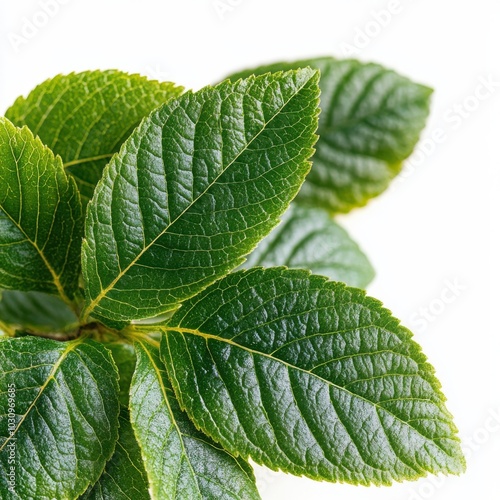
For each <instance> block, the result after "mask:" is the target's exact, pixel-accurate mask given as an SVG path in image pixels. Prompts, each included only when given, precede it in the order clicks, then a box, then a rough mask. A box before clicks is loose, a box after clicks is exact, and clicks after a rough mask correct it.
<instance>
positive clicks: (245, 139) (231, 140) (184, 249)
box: [83, 69, 318, 321]
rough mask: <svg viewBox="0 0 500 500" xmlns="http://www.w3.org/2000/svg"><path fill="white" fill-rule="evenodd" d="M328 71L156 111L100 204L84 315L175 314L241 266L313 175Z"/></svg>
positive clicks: (117, 165) (101, 192)
mask: <svg viewBox="0 0 500 500" xmlns="http://www.w3.org/2000/svg"><path fill="white" fill-rule="evenodd" d="M317 81H318V75H317V73H316V72H315V71H312V70H310V69H304V70H298V71H292V72H288V73H285V74H275V75H272V76H271V75H266V76H263V77H258V78H249V79H248V80H243V81H240V82H238V83H236V84H231V83H229V82H224V83H222V84H220V85H218V86H217V87H214V88H212V87H207V88H205V89H203V90H201V91H199V92H196V93H187V94H184V95H183V96H181V97H179V98H177V99H172V100H170V101H169V102H167V103H166V104H165V105H163V106H161V107H160V108H159V109H158V110H156V111H155V112H153V113H152V114H151V115H150V116H149V117H148V118H147V119H146V120H144V121H143V122H142V124H141V125H140V126H139V127H138V129H137V130H136V131H135V132H134V133H133V134H132V135H131V136H130V138H129V139H128V140H127V141H126V142H125V144H124V146H123V148H122V149H121V151H120V153H119V154H118V155H116V156H115V157H113V159H112V160H111V162H110V163H109V165H108V166H107V167H106V169H105V171H104V174H103V178H102V181H101V182H100V183H99V185H98V186H97V188H96V191H95V194H94V198H93V199H92V201H91V203H90V204H89V207H88V208H89V210H88V212H87V222H86V228H85V231H86V240H85V241H84V244H83V274H84V278H85V283H86V298H87V304H86V310H85V312H84V316H85V317H88V316H89V315H92V316H93V317H97V318H101V319H102V318H109V319H111V320H116V321H127V320H136V319H142V318H148V317H152V316H156V315H159V314H162V313H165V312H167V311H169V310H172V309H174V308H176V307H177V306H178V304H179V303H180V302H181V301H182V300H185V299H186V298H187V297H191V296H192V295H194V294H196V293H197V292H199V291H200V290H202V289H203V288H204V287H206V286H207V285H209V284H210V283H213V282H214V281H215V280H217V279H218V278H220V277H221V276H224V275H225V274H227V273H228V272H229V271H231V270H232V269H234V268H235V267H237V266H238V265H240V264H241V263H242V262H243V260H244V257H243V256H244V255H246V254H248V253H249V252H250V251H251V250H252V249H253V248H254V247H255V245H256V244H257V242H258V241H259V240H260V239H262V238H263V237H264V236H265V235H266V234H268V233H269V232H270V231H271V229H272V228H273V227H274V226H275V225H276V223H277V222H278V220H279V217H280V216H281V215H282V214H283V212H284V211H285V209H286V208H287V206H288V204H289V203H290V201H291V200H292V198H293V197H294V196H295V194H296V193H297V191H298V190H299V188H300V185H301V184H302V182H303V180H304V177H305V175H306V174H307V172H308V171H309V168H310V163H309V162H308V161H307V160H308V158H309V157H310V156H311V155H312V153H313V149H312V147H313V145H314V143H315V141H316V135H315V131H316V127H317V113H318V108H317V105H318V85H317Z"/></svg>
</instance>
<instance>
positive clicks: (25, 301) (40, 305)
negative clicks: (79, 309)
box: [0, 290, 78, 332]
mask: <svg viewBox="0 0 500 500" xmlns="http://www.w3.org/2000/svg"><path fill="white" fill-rule="evenodd" d="M0 294H1V295H0V319H2V320H3V321H4V322H5V323H6V324H8V325H11V326H16V327H20V328H22V329H24V330H25V329H29V330H32V331H35V332H66V331H68V330H71V329H73V328H76V327H77V326H78V318H77V317H76V315H75V313H74V312H73V310H72V309H70V308H69V307H68V306H67V305H66V304H65V303H64V302H63V301H62V300H61V299H60V298H59V297H56V296H54V295H47V294H45V293H40V292H18V291H16V290H4V291H2V292H0Z"/></svg>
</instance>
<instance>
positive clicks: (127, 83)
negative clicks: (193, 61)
mask: <svg viewBox="0 0 500 500" xmlns="http://www.w3.org/2000/svg"><path fill="white" fill-rule="evenodd" d="M182 91H183V89H182V87H176V86H174V84H172V83H159V82H156V81H151V80H148V79H147V78H145V77H142V76H139V75H128V74H127V73H123V72H121V71H113V70H110V71H85V72H83V73H71V74H69V75H58V76H56V77H54V78H52V79H50V80H47V81H45V82H43V83H42V84H40V85H38V87H36V88H35V89H34V90H33V91H32V92H30V94H29V95H28V96H27V97H19V98H18V99H17V100H16V102H15V103H14V104H13V105H12V107H11V108H9V109H8V110H7V113H6V116H7V118H9V119H10V120H11V121H12V122H13V123H14V124H15V125H17V126H22V125H27V126H28V127H29V128H30V129H31V131H32V132H33V133H34V134H35V135H38V136H39V137H40V138H41V140H42V141H43V142H44V143H45V144H46V145H47V146H48V147H50V148H51V149H52V150H53V151H54V152H55V153H56V154H58V155H60V156H61V158H62V160H63V162H64V166H65V167H66V168H67V171H68V172H70V173H71V175H73V177H74V178H75V179H76V182H77V184H78V188H79V190H80V194H81V195H82V201H83V202H84V204H86V203H87V202H88V200H90V198H92V193H93V191H94V187H95V185H96V184H97V182H98V181H99V179H100V178H101V174H102V169H103V167H104V166H105V165H106V163H108V161H109V160H110V158H111V156H112V155H113V153H115V152H117V151H118V150H119V148H120V146H121V144H122V143H123V142H124V141H125V139H126V138H127V137H128V136H129V135H130V133H131V132H132V130H133V129H134V128H135V127H136V126H137V125H138V124H139V122H140V121H141V120H142V118H144V117H145V116H147V115H148V114H149V113H150V112H151V111H152V110H153V109H155V108H157V107H158V106H159V105H160V104H162V103H164V102H165V101H167V100H168V99H170V98H172V97H175V96H178V95H180V94H181V93H182Z"/></svg>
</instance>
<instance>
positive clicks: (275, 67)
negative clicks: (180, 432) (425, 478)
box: [230, 57, 432, 212]
mask: <svg viewBox="0 0 500 500" xmlns="http://www.w3.org/2000/svg"><path fill="white" fill-rule="evenodd" d="M306 66H311V67H312V68H316V69H319V70H320V71H321V79H320V83H319V85H320V88H321V110H322V112H321V115H320V122H319V135H320V139H319V140H318V144H317V147H316V154H315V155H314V159H313V164H314V166H313V168H312V170H311V173H310V174H309V176H308V177H307V180H306V182H305V183H304V186H303V188H302V190H301V191H300V193H299V196H298V197H297V201H298V202H300V203H303V204H307V205H315V206H321V207H324V208H326V209H327V210H329V211H330V212H348V211H349V210H351V209H352V208H355V207H359V206H362V205H365V204H366V203H367V201H368V200H369V199H370V198H373V197H374V196H377V195H378V194H380V193H381V192H382V191H384V190H385V189H386V188H387V186H388V185H389V183H390V181H391V180H392V178H393V177H394V176H395V175H397V174H398V173H399V172H400V170H401V166H402V161H403V160H404V159H405V158H407V157H408V156H409V155H410V153H411V152H412V151H413V148H414V147H415V144H416V143H417V140H418V137H419V135H420V132H421V130H422V128H423V127H424V125H425V120H426V118H427V116H428V114H429V101H430V95H431V93H432V91H431V89H429V88H428V87H425V86H423V85H419V84H416V83H414V82H412V81H410V80H408V79H407V78H405V77H403V76H401V75H398V74H397V73H395V72H394V71H390V70H388V69H386V68H383V67H382V66H379V65H378V64H372V63H368V64H367V63H361V62H359V61H354V60H344V61H341V60H336V59H333V58H331V57H322V58H317V59H307V60H303V61H297V62H291V63H288V62H283V63H277V64H271V65H268V66H262V67H260V68H256V69H253V70H248V71H242V72H240V73H237V74H234V75H232V76H231V77H230V78H231V79H232V80H236V79H238V78H245V77H247V76H248V75H250V74H254V73H255V74H264V73H267V72H269V71H283V70H287V69H293V68H303V67H306Z"/></svg>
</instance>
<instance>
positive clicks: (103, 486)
mask: <svg viewBox="0 0 500 500" xmlns="http://www.w3.org/2000/svg"><path fill="white" fill-rule="evenodd" d="M119 422H120V430H119V435H118V441H117V442H116V448H115V453H114V454H113V456H112V457H111V459H110V460H109V462H108V463H107V464H106V468H105V469H104V472H103V473H102V476H101V477H100V478H99V480H98V481H97V483H96V484H95V485H94V486H93V487H92V488H90V489H89V490H88V491H87V492H86V493H84V494H83V495H82V496H81V497H80V499H81V500H150V498H151V497H150V496H149V492H148V478H147V476H146V472H145V470H144V464H143V462H142V457H141V450H140V448H139V445H138V444H137V441H136V439H135V436H134V431H133V429H132V426H131V425H130V420H129V415H128V411H127V410H125V409H124V408H122V411H121V413H120V419H119Z"/></svg>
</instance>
